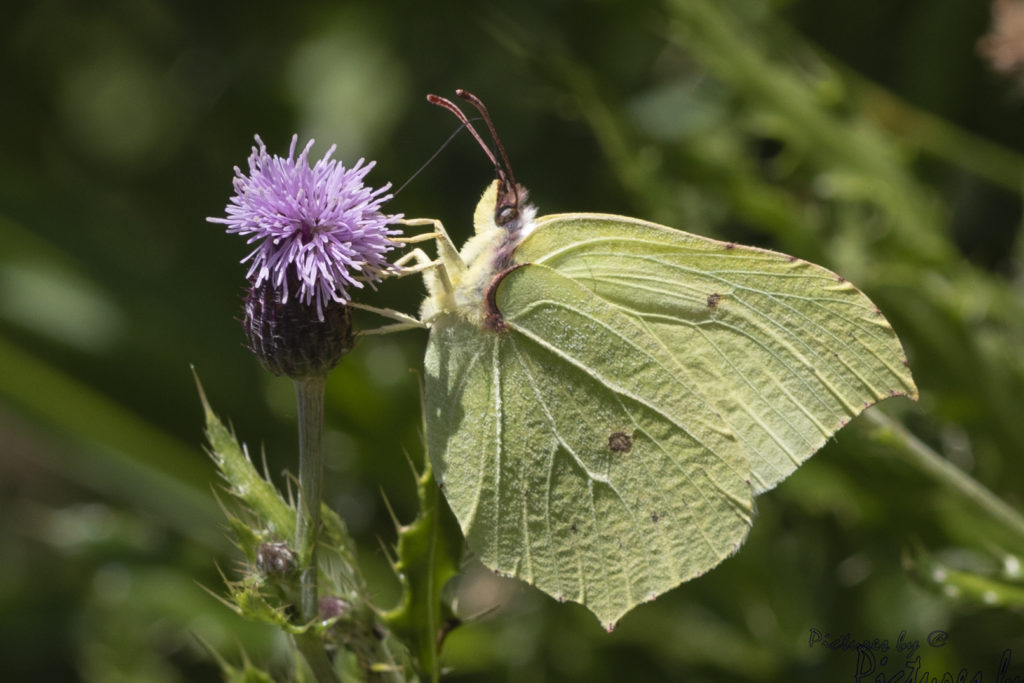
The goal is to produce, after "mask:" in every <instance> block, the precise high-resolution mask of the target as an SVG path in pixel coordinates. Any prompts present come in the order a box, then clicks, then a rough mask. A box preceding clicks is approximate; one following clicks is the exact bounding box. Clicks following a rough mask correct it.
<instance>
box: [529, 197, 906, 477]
mask: <svg viewBox="0 0 1024 683" xmlns="http://www.w3.org/2000/svg"><path fill="white" fill-rule="evenodd" d="M515 256H516V260H517V261H518V262H523V263H527V262H528V263H538V264H544V265H546V266H547V267H549V268H552V269H555V270H557V271H558V272H559V273H561V274H563V275H564V276H566V277H567V278H569V279H571V280H573V281H574V282H576V283H579V284H581V285H583V286H585V287H586V288H588V289H589V290H591V291H592V292H594V294H596V295H597V296H598V297H600V298H601V299H602V300H604V301H606V302H608V303H609V304H611V305H613V306H615V307H618V310H619V311H620V312H621V313H622V314H623V315H626V316H628V317H630V318H631V319H632V320H633V321H634V323H635V324H636V325H639V326H641V327H642V328H644V329H645V330H646V331H647V332H648V333H649V335H650V336H651V337H653V338H655V339H657V340H658V341H659V342H660V343H661V345H662V347H663V349H664V352H665V353H666V354H668V355H671V356H672V358H673V359H674V360H675V362H676V364H677V365H678V366H679V368H680V371H679V372H680V373H683V374H685V375H686V376H688V377H689V378H690V381H691V382H693V383H695V384H696V385H698V386H699V387H700V390H701V391H702V392H703V394H704V395H705V396H707V397H708V399H709V400H710V401H711V402H712V404H713V405H714V406H715V408H716V410H717V412H718V413H719V414H720V415H721V416H722V418H723V420H724V421H725V423H727V424H728V426H729V427H730V428H731V430H732V431H733V433H735V434H736V436H737V438H738V439H739V441H740V443H741V444H742V446H743V449H744V451H745V452H746V455H747V457H748V458H749V462H750V478H751V480H752V482H753V485H754V490H755V493H760V492H762V491H764V490H767V489H770V488H772V487H773V486H775V485H776V484H777V483H778V482H780V481H781V480H782V479H784V478H786V477H787V476H789V474H791V473H792V472H793V471H794V470H795V469H796V468H797V467H798V466H799V465H800V464H801V463H803V462H804V461H805V460H807V458H809V457H810V456H811V455H813V454H814V452H815V451H817V450H818V449H819V448H821V446H822V445H824V443H825V441H826V440H827V439H828V438H829V437H830V436H832V434H833V433H835V432H836V430H838V429H839V428H840V427H842V426H843V425H845V424H846V423H847V422H848V421H849V420H850V419H851V418H852V417H854V416H856V415H857V414H859V413H860V412H861V411H863V410H864V409H865V408H866V407H868V406H870V405H871V404H873V403H875V402H877V401H879V400H881V399H883V398H886V397H889V396H896V395H907V396H910V397H916V395H917V389H916V387H915V386H914V381H913V379H912V377H911V374H910V370H909V369H908V367H907V365H906V357H905V355H904V352H903V349H902V347H901V346H900V343H899V340H898V339H897V337H896V334H895V333H894V332H893V330H892V327H891V326H890V325H889V323H888V322H887V321H886V319H885V318H884V317H883V316H882V314H881V313H880V312H879V310H878V309H877V308H876V307H875V305H874V304H873V303H871V301H870V300H869V299H868V298H867V297H866V296H864V295H863V294H862V293H861V292H860V291H858V290H857V289H856V288H855V287H854V286H853V285H851V284H850V283H849V282H846V281H845V280H844V279H843V278H841V277H839V276H837V275H836V274H835V273H832V272H831V271H829V270H827V269H825V268H822V267H820V266H817V265H814V264H811V263H808V262H806V261H802V260H799V259H796V258H793V257H790V256H786V255H784V254H779V253H776V252H772V251H767V250H763V249H757V248H753V247H743V246H738V245H732V244H727V243H723V242H718V241H715V240H710V239H707V238H703V237H699V236H696V235H691V234H689V233H684V232H681V231H678V230H673V229H671V228H666V227H663V226H659V225H656V224H653V223H648V222H645V221H640V220H636V219H631V218H625V217H622V216H610V215H601V214H565V215H553V216H545V217H543V218H539V219H537V227H536V229H535V230H534V232H533V233H532V234H531V235H530V236H529V237H527V238H526V239H525V240H524V241H523V242H522V243H521V244H520V245H519V247H518V248H517V249H516V252H515ZM604 362H608V363H612V362H614V361H613V359H605V360H604Z"/></svg>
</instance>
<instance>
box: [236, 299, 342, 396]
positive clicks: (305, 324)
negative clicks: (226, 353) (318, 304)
mask: <svg viewBox="0 0 1024 683" xmlns="http://www.w3.org/2000/svg"><path fill="white" fill-rule="evenodd" d="M284 298H285V295H284V294H283V293H282V292H281V290H278V289H276V288H274V287H273V285H271V283H269V282H267V281H266V280H264V281H263V282H261V283H259V284H253V285H252V287H250V289H249V293H248V295H247V296H246V298H245V317H244V318H243V319H242V326H243V327H244V328H245V336H246V339H247V341H248V348H249V350H250V351H252V352H253V353H254V354H256V357H257V358H259V359H260V363H262V364H263V367H264V368H266V369H267V370H268V371H269V372H271V373H273V374H275V375H286V376H287V377H291V378H292V379H301V378H303V377H316V376H322V375H326V374H327V373H328V372H330V370H331V369H332V368H333V367H334V366H335V365H337V364H338V361H340V360H341V358H342V356H344V355H345V354H346V353H348V352H349V351H351V350H352V345H353V333H352V312H351V310H350V309H349V307H348V306H346V305H345V304H343V303H337V302H334V301H330V302H328V303H327V305H325V306H324V307H323V308H322V309H321V311H320V313H319V316H318V313H317V310H316V309H314V308H313V307H311V306H307V305H306V304H304V303H302V302H301V301H300V300H299V299H298V298H297V297H290V298H289V299H288V300H287V301H285V300H284ZM320 316H323V317H322V318H321V317H320Z"/></svg>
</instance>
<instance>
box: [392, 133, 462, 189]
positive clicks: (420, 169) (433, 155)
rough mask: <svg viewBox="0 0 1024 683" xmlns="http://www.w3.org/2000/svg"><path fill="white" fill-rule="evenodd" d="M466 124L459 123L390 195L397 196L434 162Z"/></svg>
mask: <svg viewBox="0 0 1024 683" xmlns="http://www.w3.org/2000/svg"><path fill="white" fill-rule="evenodd" d="M466 126H467V124H465V123H463V124H460V125H459V127H458V128H456V129H455V130H454V131H453V132H452V134H451V135H449V136H448V139H447V140H445V141H444V142H442V143H441V146H440V147H438V148H437V151H435V152H434V153H433V154H431V155H430V158H429V159H427V160H426V161H424V162H423V165H422V166H420V167H419V168H418V169H416V172H415V173H413V174H412V175H411V176H409V178H408V179H407V180H406V181H405V182H404V183H402V184H401V185H400V186H399V188H398V189H397V190H395V191H394V192H393V193H392V196H397V195H398V193H399V192H401V191H402V190H404V189H405V186H406V185H408V184H409V183H411V182H412V181H413V180H415V179H416V176H418V175H419V174H420V173H422V172H423V169H425V168H426V167H427V166H430V164H432V163H434V159H436V158H437V155H438V154H440V153H441V152H443V151H444V148H445V147H447V146H448V145H449V144H450V143H451V141H452V140H454V139H455V136H456V135H458V134H459V133H461V132H462V131H463V130H464V129H465V128H466Z"/></svg>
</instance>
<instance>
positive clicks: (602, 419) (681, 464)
mask: <svg viewBox="0 0 1024 683" xmlns="http://www.w3.org/2000/svg"><path fill="white" fill-rule="evenodd" d="M494 301H495V303H496V305H497V308H498V310H499V311H500V313H501V316H502V318H503V321H502V322H503V323H504V325H503V329H502V331H492V330H482V329H480V327H479V326H478V325H476V324H475V323H473V322H470V321H468V320H467V319H465V318H464V317H461V316H458V315H446V316H442V317H440V318H438V319H437V320H435V321H434V324H433V326H432V330H431V337H430V342H429V345H428V351H427V357H426V402H427V410H428V420H427V425H428V435H427V436H428V449H429V451H430V455H431V458H432V461H433V465H434V468H435V472H436V473H437V476H438V479H439V481H440V482H441V483H442V484H443V485H444V487H445V492H446V496H447V498H448V501H449V503H450V504H451V506H452V509H453V511H454V512H455V514H456V517H457V518H458V519H459V522H460V524H461V525H462V528H463V531H464V533H465V534H466V537H467V540H468V543H469V546H470V548H471V549H472V550H473V551H474V552H476V553H477V554H478V555H479V556H480V558H481V560H482V561H483V562H484V564H485V565H487V566H488V567H491V568H492V569H495V570H496V571H499V572H500V573H503V574H508V575H512V576H517V577H520V578H523V579H525V580H527V581H529V582H530V583H533V584H534V585H536V586H538V587H539V588H541V589H542V590H544V591H545V592H547V593H549V594H550V595H553V596H555V597H557V598H563V599H567V600H573V601H576V602H580V603H582V604H584V605H585V606H587V607H588V608H589V609H590V610H591V611H593V612H594V613H595V614H597V616H598V618H599V619H600V620H601V621H602V623H604V624H605V625H606V626H609V627H610V626H611V625H613V624H614V623H615V622H616V621H617V620H618V619H619V618H620V617H621V615H622V614H624V613H625V612H626V611H628V610H629V609H631V608H632V607H633V606H635V605H636V604H639V603H641V602H644V601H646V600H649V599H652V598H653V597H655V596H657V595H659V594H661V593H663V592H665V591H666V590H668V589H670V588H672V587H674V586H676V585H678V584H679V583H681V582H683V581H685V580H687V579H690V578H693V577H694V576H698V575H700V574H702V573H704V572H705V571H707V570H708V569H710V568H712V567H714V566H715V565H717V564H718V563H719V562H721V561H722V560H723V559H725V558H726V557H727V556H728V555H729V554H731V553H732V552H733V551H734V550H735V549H736V548H737V547H738V546H739V544H740V543H742V542H743V540H744V538H745V536H746V534H747V531H748V529H749V527H750V524H751V505H752V502H751V497H752V493H751V487H750V482H749V463H748V462H747V459H746V456H745V454H744V452H743V450H742V448H741V446H740V444H739V443H738V441H737V440H736V438H735V436H734V435H733V433H732V432H731V431H730V429H729V427H728V426H727V425H726V424H725V422H724V421H723V420H722V418H721V417H720V416H719V415H718V413H717V412H716V410H715V408H714V406H713V405H712V404H711V402H710V401H709V400H708V398H707V396H706V394H705V393H704V392H703V391H702V390H701V388H700V387H699V386H698V385H697V381H696V380H695V379H694V378H693V377H692V376H691V375H690V374H689V373H688V372H687V371H686V370H685V369H684V367H683V366H681V365H680V364H679V363H678V361H677V359H676V358H675V357H674V356H673V355H672V354H671V353H670V352H669V350H668V349H666V348H665V346H664V344H663V342H662V341H661V340H660V339H658V338H657V337H656V336H654V335H653V334H651V331H650V330H649V328H648V327H647V326H646V325H645V324H644V323H643V322H642V321H640V320H639V319H638V318H636V317H635V316H633V315H631V314H629V313H628V312H625V311H623V310H622V309H621V308H620V307H618V306H616V305H614V304H610V303H609V302H607V301H605V300H604V299H602V298H601V297H599V296H597V295H595V294H594V292H593V291H591V290H590V289H588V288H587V287H585V286H583V285H582V284H580V283H579V282H577V281H575V280H574V279H572V278H569V277H566V276H565V275H563V274H561V273H559V272H557V271H555V270H553V269H551V268H548V267H546V266H542V265H527V266H524V267H521V268H518V269H516V270H514V271H512V272H511V273H509V274H507V275H506V276H505V277H504V278H503V280H502V281H501V283H500V284H499V285H498V286H497V290H496V292H495V297H494Z"/></svg>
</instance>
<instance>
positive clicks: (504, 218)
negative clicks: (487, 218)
mask: <svg viewBox="0 0 1024 683" xmlns="http://www.w3.org/2000/svg"><path fill="white" fill-rule="evenodd" d="M518 215H519V209H517V208H516V207H514V206H503V207H501V208H500V209H498V212H497V214H496V215H495V220H494V222H495V223H497V224H498V225H506V224H508V223H509V222H510V221H512V220H515V218H516V216H518Z"/></svg>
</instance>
